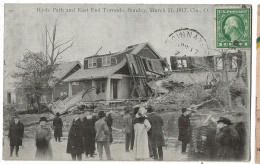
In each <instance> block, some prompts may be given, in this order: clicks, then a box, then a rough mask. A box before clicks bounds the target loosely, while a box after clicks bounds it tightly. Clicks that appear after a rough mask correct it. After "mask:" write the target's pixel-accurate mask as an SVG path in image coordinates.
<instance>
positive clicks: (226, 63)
mask: <svg viewBox="0 0 260 164" xmlns="http://www.w3.org/2000/svg"><path fill="white" fill-rule="evenodd" d="M222 59H223V72H222V75H223V78H222V79H223V82H224V85H225V87H226V91H227V100H228V101H227V102H226V104H225V107H226V109H229V111H231V110H232V97H231V93H230V86H229V81H228V66H229V64H230V63H229V54H228V53H227V52H224V53H223V54H222Z"/></svg>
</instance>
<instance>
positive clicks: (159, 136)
mask: <svg viewBox="0 0 260 164" xmlns="http://www.w3.org/2000/svg"><path fill="white" fill-rule="evenodd" d="M147 112H148V115H147V119H148V121H149V122H150V124H151V129H150V130H149V131H148V136H149V139H150V142H151V146H152V150H153V157H154V160H158V154H159V160H160V161H161V160H163V150H162V147H163V146H165V143H164V137H163V130H162V127H163V119H162V117H161V116H160V115H159V114H158V113H156V112H154V109H153V107H152V106H148V109H147ZM157 150H158V151H157Z"/></svg>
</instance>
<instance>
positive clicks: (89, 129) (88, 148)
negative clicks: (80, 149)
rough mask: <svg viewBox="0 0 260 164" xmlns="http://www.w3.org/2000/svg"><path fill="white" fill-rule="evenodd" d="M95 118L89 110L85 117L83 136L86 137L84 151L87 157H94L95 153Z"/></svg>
mask: <svg viewBox="0 0 260 164" xmlns="http://www.w3.org/2000/svg"><path fill="white" fill-rule="evenodd" d="M95 122H96V120H95V118H93V117H92V115H91V114H90V113H89V112H88V114H87V116H86V117H84V118H83V129H84V132H83V137H84V151H85V155H86V157H88V155H90V157H94V153H95V149H96V148H95V137H96V131H95Z"/></svg>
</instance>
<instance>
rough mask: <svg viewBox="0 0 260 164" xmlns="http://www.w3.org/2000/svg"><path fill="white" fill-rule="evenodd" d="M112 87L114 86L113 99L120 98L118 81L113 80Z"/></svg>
mask: <svg viewBox="0 0 260 164" xmlns="http://www.w3.org/2000/svg"><path fill="white" fill-rule="evenodd" d="M112 87H113V99H118V94H117V91H118V88H117V87H118V82H117V81H113V82H112Z"/></svg>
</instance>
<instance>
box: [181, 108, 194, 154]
mask: <svg viewBox="0 0 260 164" xmlns="http://www.w3.org/2000/svg"><path fill="white" fill-rule="evenodd" d="M181 112H182V114H181V116H180V117H179V119H178V127H179V137H178V140H179V141H181V142H182V149H181V153H182V154H186V147H187V144H188V143H189V142H190V137H191V125H190V119H189V115H188V112H187V108H182V110H181Z"/></svg>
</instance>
